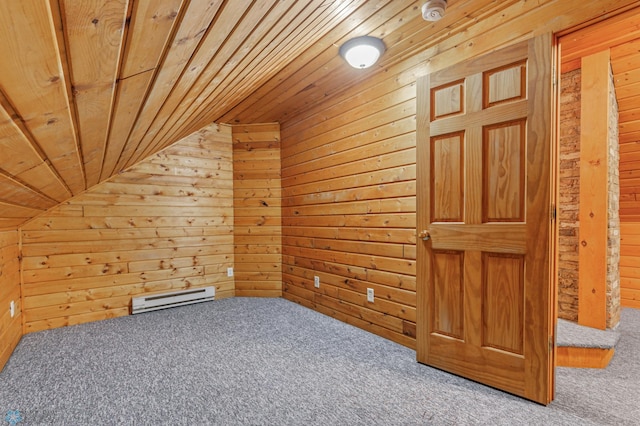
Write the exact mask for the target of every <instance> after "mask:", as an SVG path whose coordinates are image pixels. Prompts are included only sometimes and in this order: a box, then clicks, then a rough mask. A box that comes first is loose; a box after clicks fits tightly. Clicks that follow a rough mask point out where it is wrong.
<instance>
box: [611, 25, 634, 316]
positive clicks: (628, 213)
mask: <svg viewBox="0 0 640 426" xmlns="http://www.w3.org/2000/svg"><path fill="white" fill-rule="evenodd" d="M636 32H637V34H636V36H640V29H638V30H636ZM638 51H640V37H639V38H637V39H635V40H633V41H631V42H629V43H625V44H623V45H620V46H616V47H613V48H612V49H611V66H612V68H613V70H614V73H615V86H616V95H617V97H618V109H619V112H620V115H619V122H620V220H621V222H622V224H621V232H620V235H621V257H620V298H621V304H622V306H627V307H632V308H640V55H639V54H638Z"/></svg>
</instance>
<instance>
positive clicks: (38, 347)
mask: <svg viewBox="0 0 640 426" xmlns="http://www.w3.org/2000/svg"><path fill="white" fill-rule="evenodd" d="M618 331H619V332H620V334H621V338H620V342H619V344H618V347H617V351H616V355H615V356H614V359H613V360H612V363H611V365H610V366H609V367H608V368H607V369H606V370H587V369H568V368H559V369H557V388H556V389H557V398H556V400H555V401H554V402H553V403H552V404H550V405H549V406H548V407H543V406H540V405H537V404H535V403H531V402H528V401H525V400H523V399H520V398H518V397H515V396H512V395H509V394H506V393H503V392H500V391H498V390H495V389H492V388H489V387H485V386H483V385H480V384H477V383H474V382H471V381H468V380H465V379H462V378H460V377H457V376H453V375H450V374H447V373H444V372H442V371H439V370H436V369H433V368H430V367H427V366H424V365H421V364H418V363H417V362H416V361H415V352H414V351H413V350H410V349H408V348H405V347H403V346H400V345H397V344H395V343H393V342H391V341H388V340H385V339H383V338H380V337H378V336H375V335H373V334H370V333H368V332H366V331H363V330H360V329H357V328H355V327H352V326H349V325H348V324H345V323H342V322H340V321H337V320H334V319H332V318H329V317H327V316H324V315H322V314H319V313H317V312H314V311H311V310H308V309H306V308H303V307H301V306H298V305H296V304H294V303H291V302H288V301H286V300H283V299H253V298H251V299H250V298H233V299H225V300H219V301H214V302H208V303H202V304H199V305H192V306H185V307H181V308H174V309H168V310H164V311H158V312H151V313H146V314H141V315H136V316H130V317H123V318H116V319H113V320H107V321H101V322H95V323H89V324H83V325H79V326H73V327H67V328H60V329H55V330H49V331H44V332H38V333H33V334H28V335H26V336H24V338H23V339H22V341H21V342H20V344H19V345H18V347H17V348H16V351H15V352H14V355H13V356H12V358H11V359H10V360H9V362H8V363H7V365H6V367H5V369H4V370H3V371H2V373H0V424H4V423H3V420H5V413H7V412H8V411H9V410H19V412H20V415H21V417H22V421H21V422H20V423H18V425H165V424H166V425H204V424H216V425H281V424H282V425H426V424H433V425H468V424H491V425H500V424H505V425H507V424H508V425H513V424H526V425H547V424H548V425H592V424H612V425H614V424H615V425H623V424H630V425H631V424H639V423H640V411H639V410H640V355H639V354H640V311H634V310H625V311H624V312H623V318H622V323H621V326H620V328H619V330H618ZM6 423H8V422H6Z"/></svg>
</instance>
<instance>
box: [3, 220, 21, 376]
mask: <svg viewBox="0 0 640 426" xmlns="http://www.w3.org/2000/svg"><path fill="white" fill-rule="evenodd" d="M19 247H20V246H19V234H18V232H17V231H2V232H0V370H2V367H4V365H5V364H6V362H7V360H8V359H9V356H10V355H11V353H12V352H13V349H14V348H15V347H16V345H17V344H18V342H19V341H20V338H21V337H22V313H21V311H22V306H21V303H20V302H21V301H20V259H19ZM11 301H14V302H15V314H14V316H13V318H12V317H11V314H10V311H9V306H10V303H11Z"/></svg>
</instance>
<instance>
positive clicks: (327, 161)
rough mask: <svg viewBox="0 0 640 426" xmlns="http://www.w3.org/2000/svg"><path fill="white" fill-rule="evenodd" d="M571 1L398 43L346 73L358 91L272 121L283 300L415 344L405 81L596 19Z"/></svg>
mask: <svg viewBox="0 0 640 426" xmlns="http://www.w3.org/2000/svg"><path fill="white" fill-rule="evenodd" d="M571 3H572V2H564V1H547V2H545V3H544V5H533V4H530V3H529V2H518V3H513V4H509V5H508V7H506V8H505V9H504V10H503V11H502V12H501V13H500V14H492V15H491V16H483V17H482V19H478V20H477V21H476V23H474V24H472V25H470V26H469V27H468V28H466V30H465V31H463V32H459V33H456V34H452V35H451V36H450V37H447V38H444V39H442V40H441V41H440V42H438V43H437V44H436V45H433V43H432V42H431V40H430V39H428V38H426V37H425V38H424V39H420V38H419V36H418V35H415V36H413V37H410V38H407V40H410V41H411V43H413V46H416V50H415V51H414V53H413V54H412V55H411V56H406V57H404V58H402V59H400V58H398V60H397V61H394V62H391V63H390V64H388V65H387V66H385V67H384V68H382V67H376V66H374V67H372V68H370V69H368V70H349V71H345V73H348V72H353V73H360V80H359V83H358V84H356V85H355V86H353V87H351V88H349V89H347V90H344V91H341V92H339V93H335V94H333V95H332V96H326V97H325V98H322V99H319V100H318V101H317V102H316V103H313V104H309V105H307V106H306V107H305V108H304V110H301V111H300V112H299V113H297V114H291V115H290V116H288V117H287V118H286V119H285V120H283V122H282V123H281V137H282V159H281V160H282V195H283V198H282V203H283V209H282V212H283V218H282V225H283V228H282V233H283V236H282V244H283V248H282V250H283V284H284V297H285V298H287V299H289V300H293V301H296V302H298V303H300V304H302V305H304V306H307V307H310V308H312V309H316V310H318V311H320V312H324V313H326V314H327V315H331V316H333V317H336V318H338V319H340V320H343V321H345V322H348V323H350V324H353V325H356V326H358V327H361V328H364V329H366V330H369V331H371V332H373V333H376V334H378V335H381V336H383V337H386V338H389V339H391V340H394V341H396V342H398V343H401V344H403V345H406V346H408V347H412V348H415V304H416V299H415V289H416V285H417V284H416V279H415V270H416V258H415V257H416V247H415V243H416V229H415V227H416V222H415V214H416V205H415V194H416V181H415V167H416V158H415V147H416V140H415V139H416V135H415V130H416V115H415V104H416V85H415V83H416V79H417V78H418V77H419V76H422V75H425V74H428V73H430V72H432V71H437V70H440V69H443V68H446V67H448V66H450V65H453V64H455V63H459V62H461V61H464V60H465V59H469V58H472V57H476V56H479V55H482V54H483V53H486V52H489V51H492V50H495V49H497V48H499V47H503V46H507V45H510V44H513V43H515V42H517V41H520V40H523V39H526V38H529V37H532V36H535V35H539V34H542V33H546V32H558V31H561V30H566V29H568V28H571V27H573V26H576V25H579V24H582V23H584V22H586V21H589V20H590V19H593V18H596V17H598V16H599V14H600V13H601V9H600V5H598V4H597V2H589V3H581V7H580V8H579V12H578V9H576V8H575V5H572V4H571ZM574 12H577V13H574ZM425 25H428V24H427V23H425ZM380 32H381V33H382V34H384V28H381V29H380ZM371 33H372V34H373V35H376V34H377V31H376V30H373V31H371ZM389 41H390V42H392V40H389ZM419 46H425V47H424V48H423V49H422V50H421V49H420V48H419ZM389 52H390V51H389ZM344 66H345V67H347V65H344ZM549 67H551V64H549ZM309 83H311V82H309ZM418 119H419V118H418ZM418 186H419V184H418ZM314 275H318V276H319V277H320V280H321V285H320V288H315V287H314V285H313V276H314ZM367 288H373V289H374V292H375V301H374V302H373V303H370V302H367V298H366V290H367Z"/></svg>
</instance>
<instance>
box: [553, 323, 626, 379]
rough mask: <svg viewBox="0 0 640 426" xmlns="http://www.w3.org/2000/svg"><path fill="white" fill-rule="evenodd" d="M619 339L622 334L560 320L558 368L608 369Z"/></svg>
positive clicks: (557, 338)
mask: <svg viewBox="0 0 640 426" xmlns="http://www.w3.org/2000/svg"><path fill="white" fill-rule="evenodd" d="M619 339H620V333H618V332H617V331H615V330H598V329H595V328H590V327H585V326H582V325H579V324H577V323H573V322H570V321H566V320H562V319H559V320H558V326H557V329H556V366H557V367H574V368H606V367H607V365H609V362H610V361H611V358H613V355H614V353H615V347H616V344H617V343H618V340H619Z"/></svg>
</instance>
